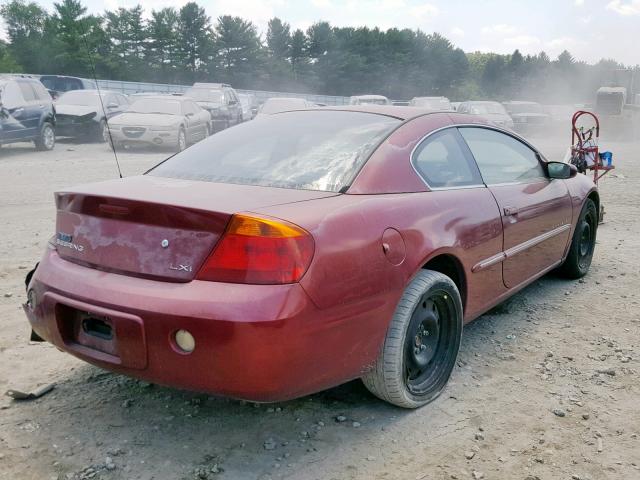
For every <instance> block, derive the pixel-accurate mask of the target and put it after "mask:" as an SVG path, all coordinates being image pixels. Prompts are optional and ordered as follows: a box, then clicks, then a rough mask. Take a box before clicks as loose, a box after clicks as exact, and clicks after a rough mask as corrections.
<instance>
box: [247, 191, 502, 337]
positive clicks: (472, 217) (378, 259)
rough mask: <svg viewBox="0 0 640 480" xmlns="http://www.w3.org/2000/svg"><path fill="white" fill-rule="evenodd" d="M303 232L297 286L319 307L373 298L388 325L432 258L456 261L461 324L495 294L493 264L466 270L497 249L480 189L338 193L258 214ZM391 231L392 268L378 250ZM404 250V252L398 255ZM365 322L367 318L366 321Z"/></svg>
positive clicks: (497, 280)
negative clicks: (394, 241)
mask: <svg viewBox="0 0 640 480" xmlns="http://www.w3.org/2000/svg"><path fill="white" fill-rule="evenodd" d="M257 213H262V214H267V215H271V216H275V217H279V218H283V219H287V220H289V221H292V222H294V223H296V224H298V225H300V226H301V227H303V228H305V229H306V230H308V231H309V232H310V233H311V234H312V235H313V237H314V240H315V255H314V258H313V261H312V263H311V266H310V267H309V270H308V271H307V273H306V274H305V276H304V277H303V279H302V281H301V284H302V286H303V287H304V289H305V290H306V291H307V293H308V294H309V296H310V297H311V298H312V300H313V302H314V303H315V304H316V305H317V306H318V307H319V308H331V307H332V306H335V305H344V304H352V305H354V306H357V305H358V304H359V303H361V302H369V301H371V300H372V299H376V300H377V301H380V302H388V305H387V307H388V308H387V309H386V310H385V311H386V317H385V318H383V319H380V322H381V324H384V326H385V328H384V330H385V331H386V323H387V322H388V321H389V320H390V318H391V315H392V313H393V310H394V309H395V306H396V304H397V302H398V301H399V299H400V296H401V295H402V292H403V290H404V288H405V287H406V285H407V284H408V283H409V281H410V280H411V278H412V277H413V276H415V274H416V273H417V272H418V271H419V270H420V269H421V268H422V267H423V265H424V264H425V263H426V262H427V261H428V260H429V259H431V258H433V257H435V256H436V255H439V254H449V255H452V256H454V257H456V258H457V259H458V260H459V262H460V263H461V264H462V267H463V270H464V276H465V283H466V290H467V294H466V296H465V320H467V321H469V320H471V319H473V318H475V316H477V314H478V313H479V312H482V311H483V309H484V307H485V306H486V305H488V304H491V303H492V301H493V300H494V299H495V298H496V297H497V296H499V295H501V294H502V293H504V286H503V284H502V276H501V266H500V264H497V265H494V266H493V267H490V268H487V269H484V270H481V271H478V272H476V273H472V268H473V266H474V265H476V264H478V263H479V262H481V261H483V260H486V259H488V258H490V257H492V256H493V255H496V254H499V253H500V252H501V251H502V224H501V220H500V212H499V210H498V207H497V205H496V203H495V200H494V198H493V196H492V195H491V193H490V192H489V190H488V189H487V188H483V187H482V188H474V189H460V190H446V191H434V192H418V193H406V194H387V195H341V196H337V197H331V198H325V199H322V200H317V201H308V202H300V203H297V204H289V205H280V206H275V207H268V208H264V209H260V210H259V211H258V212H257ZM388 228H393V229H395V230H397V231H398V232H400V234H401V236H402V240H403V242H401V244H399V245H394V246H392V248H395V249H396V251H395V252H393V253H394V254H396V255H398V254H399V253H401V254H403V256H404V260H403V261H401V263H399V264H398V265H394V264H392V263H391V262H390V261H389V260H388V259H387V255H385V253H384V251H383V246H382V244H383V240H382V237H383V234H384V232H385V230H386V229H388ZM398 250H404V252H398ZM372 321H373V319H372Z"/></svg>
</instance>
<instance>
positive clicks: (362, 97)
mask: <svg viewBox="0 0 640 480" xmlns="http://www.w3.org/2000/svg"><path fill="white" fill-rule="evenodd" d="M351 98H359V99H360V100H388V98H387V97H385V96H384V95H353V96H352V97H351Z"/></svg>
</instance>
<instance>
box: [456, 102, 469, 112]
mask: <svg viewBox="0 0 640 480" xmlns="http://www.w3.org/2000/svg"><path fill="white" fill-rule="evenodd" d="M468 111H469V109H468V108H467V104H466V103H461V104H460V106H459V107H458V113H467V112H468Z"/></svg>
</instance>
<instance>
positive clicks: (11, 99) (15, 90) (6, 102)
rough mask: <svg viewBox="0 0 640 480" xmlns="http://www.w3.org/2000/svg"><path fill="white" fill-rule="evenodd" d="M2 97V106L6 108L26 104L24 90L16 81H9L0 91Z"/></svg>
mask: <svg viewBox="0 0 640 480" xmlns="http://www.w3.org/2000/svg"><path fill="white" fill-rule="evenodd" d="M0 95H1V98H2V106H3V107H4V108H9V109H12V108H18V107H21V106H23V105H24V98H22V92H21V91H20V87H18V84H17V83H16V82H7V83H6V84H5V85H4V88H3V89H2V91H1V92H0Z"/></svg>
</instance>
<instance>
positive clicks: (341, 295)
mask: <svg viewBox="0 0 640 480" xmlns="http://www.w3.org/2000/svg"><path fill="white" fill-rule="evenodd" d="M55 197H56V207H57V221H56V233H55V235H54V236H53V237H52V238H51V240H50V242H49V246H48V248H47V249H46V251H45V253H44V256H43V258H42V260H41V261H40V263H39V266H38V267H37V268H36V269H35V272H34V273H33V276H32V277H31V278H30V279H28V281H27V283H28V285H27V289H28V293H27V299H28V300H27V302H26V304H25V305H24V310H25V312H26V315H27V317H28V319H29V322H30V324H31V326H32V328H33V338H36V339H37V338H41V339H45V340H47V341H49V342H51V343H53V344H54V345H56V346H57V347H58V348H59V349H61V350H64V351H67V352H69V353H71V354H73V355H75V356H77V357H78V358H81V359H83V360H85V361H87V362H89V363H92V364H95V365H98V366H100V367H103V368H105V369H108V370H112V371H115V372H120V373H123V374H126V375H130V376H133V377H137V378H141V379H145V380H147V381H150V382H155V383H159V384H164V385H170V386H174V387H179V388H185V389H190V390H196V391H204V392H210V393H213V394H219V395H225V396H229V397H234V398H242V399H249V400H253V401H280V400H285V399H290V398H294V397H299V396H302V395H306V394H309V393H312V392H317V391H319V390H323V389H326V388H329V387H331V386H334V385H337V384H340V383H343V382H346V381H349V380H351V379H355V378H359V377H360V378H362V379H363V381H364V383H365V385H366V386H367V388H368V389H369V390H370V391H371V392H373V394H375V395H376V396H378V397H379V398H381V399H383V400H386V401H388V402H390V403H392V404H394V405H398V406H400V407H406V408H416V407H419V406H421V405H424V404H426V403H428V402H430V401H432V400H433V399H434V398H436V397H437V396H438V395H439V394H440V393H441V392H442V390H443V388H444V387H445V384H446V383H447V381H448V379H449V376H450V374H451V372H452V369H453V368H454V365H455V364H456V357H457V354H458V349H459V346H460V339H461V335H462V329H463V324H464V323H467V322H470V321H471V320H473V319H474V318H476V317H478V316H479V315H481V314H482V313H484V312H486V311H487V310H489V309H490V308H492V307H493V306H495V305H496V304H498V303H500V302H501V301H503V300H505V299H506V298H508V297H510V296H511V295H513V294H514V293H516V292H517V291H519V290H521V289H522V288H523V287H525V286H526V285H528V284H530V283H531V282H533V281H534V280H535V279H537V278H539V277H540V276H542V275H544V274H545V273H547V272H549V271H551V270H553V269H560V271H561V272H562V273H563V274H564V275H566V276H568V277H570V278H579V277H582V276H584V275H585V274H586V273H587V272H588V270H589V266H590V264H591V260H592V256H593V252H594V245H595V240H596V229H597V226H598V221H597V212H598V208H599V197H598V192H597V189H596V187H595V185H594V184H593V182H592V181H591V180H590V179H589V178H587V177H586V176H584V175H576V169H575V167H574V166H572V165H569V164H566V163H561V162H550V161H547V160H546V159H545V158H544V157H543V155H542V154H541V153H540V152H539V151H538V150H536V148H535V147H533V146H532V145H531V144H530V143H528V142H527V141H526V140H524V139H523V138H521V137H520V136H518V135H517V134H515V133H513V132H511V131H509V130H506V129H502V128H500V127H497V126H495V125H493V124H489V123H488V122H486V121H485V120H483V119H482V118H480V117H478V116H473V115H462V114H457V113H424V112H420V111H419V110H417V109H415V108H412V107H393V106H388V107H379V106H365V107H350V108H349V107H342V108H337V107H336V108H331V107H329V108H324V109H312V110H303V111H294V112H285V113H280V114H275V115H271V116H268V117H265V118H263V119H262V120H261V121H254V122H247V123H244V124H242V125H239V126H237V127H234V128H231V129H228V130H225V131H223V132H220V133H218V134H216V135H213V136H211V137H210V138H208V139H207V140H206V141H204V142H200V143H198V144H197V145H195V146H193V147H191V148H189V149H188V150H186V151H184V152H182V153H178V154H177V155H175V156H173V157H171V158H169V159H167V160H165V161H164V162H162V163H160V164H159V165H157V166H156V167H155V168H153V169H151V170H150V171H149V172H147V173H146V174H144V175H141V176H134V177H127V178H124V179H118V180H111V181H105V182H101V183H95V184H90V185H84V186H80V187H76V188H71V189H67V190H62V191H59V192H57V193H56V196H55Z"/></svg>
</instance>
